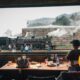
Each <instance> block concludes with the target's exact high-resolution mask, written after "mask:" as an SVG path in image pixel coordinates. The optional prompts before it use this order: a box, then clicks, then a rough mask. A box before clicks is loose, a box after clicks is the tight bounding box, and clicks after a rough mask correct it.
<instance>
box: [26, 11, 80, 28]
mask: <svg viewBox="0 0 80 80" xmlns="http://www.w3.org/2000/svg"><path fill="white" fill-rule="evenodd" d="M50 24H52V25H63V26H79V25H80V12H76V13H73V14H62V15H59V16H57V17H56V18H40V19H35V20H29V21H28V22H27V26H28V27H30V26H45V25H50Z"/></svg>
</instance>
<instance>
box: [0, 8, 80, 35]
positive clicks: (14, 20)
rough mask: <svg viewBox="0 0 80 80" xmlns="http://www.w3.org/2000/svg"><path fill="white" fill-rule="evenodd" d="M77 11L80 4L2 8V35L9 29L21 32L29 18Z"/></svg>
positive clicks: (54, 15) (0, 20)
mask: <svg viewBox="0 0 80 80" xmlns="http://www.w3.org/2000/svg"><path fill="white" fill-rule="evenodd" d="M75 12H80V6H52V7H49V6H48V7H22V8H21V7H20V8H19V7H18V8H0V36H3V35H4V34H5V33H6V32H7V31H9V32H10V31H11V32H12V35H15V34H19V33H21V32H22V28H26V27H27V21H28V20H34V19H37V18H43V17H45V18H46V17H47V18H55V17H56V16H59V15H61V14H64V13H66V14H72V13H75Z"/></svg>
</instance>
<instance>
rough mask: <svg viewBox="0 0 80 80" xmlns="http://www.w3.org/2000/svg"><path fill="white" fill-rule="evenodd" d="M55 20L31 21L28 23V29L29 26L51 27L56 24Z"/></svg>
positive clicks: (41, 19)
mask: <svg viewBox="0 0 80 80" xmlns="http://www.w3.org/2000/svg"><path fill="white" fill-rule="evenodd" d="M54 20H55V19H54V18H40V19H35V20H30V21H28V22H27V25H28V27H29V26H44V25H50V24H52V23H53V22H54Z"/></svg>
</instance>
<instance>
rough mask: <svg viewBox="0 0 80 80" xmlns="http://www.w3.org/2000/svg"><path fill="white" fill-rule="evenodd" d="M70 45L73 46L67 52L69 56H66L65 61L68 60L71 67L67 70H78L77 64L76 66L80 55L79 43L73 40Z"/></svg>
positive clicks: (79, 68)
mask: <svg viewBox="0 0 80 80" xmlns="http://www.w3.org/2000/svg"><path fill="white" fill-rule="evenodd" d="M71 44H72V45H73V49H72V50H71V51H70V52H69V54H68V55H67V60H69V61H70V62H71V67H70V68H69V70H72V71H73V70H74V71H77V70H80V67H79V64H78V58H79V55H80V50H79V47H80V41H79V40H73V41H71Z"/></svg>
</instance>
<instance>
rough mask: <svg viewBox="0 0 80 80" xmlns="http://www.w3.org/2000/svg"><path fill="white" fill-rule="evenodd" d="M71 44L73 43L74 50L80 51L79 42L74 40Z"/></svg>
mask: <svg viewBox="0 0 80 80" xmlns="http://www.w3.org/2000/svg"><path fill="white" fill-rule="evenodd" d="M71 43H72V45H73V48H74V49H78V48H79V46H80V41H79V40H73V41H71Z"/></svg>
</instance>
